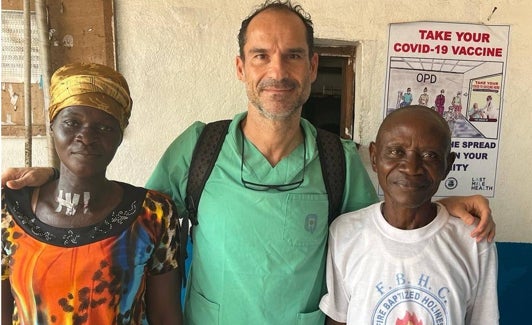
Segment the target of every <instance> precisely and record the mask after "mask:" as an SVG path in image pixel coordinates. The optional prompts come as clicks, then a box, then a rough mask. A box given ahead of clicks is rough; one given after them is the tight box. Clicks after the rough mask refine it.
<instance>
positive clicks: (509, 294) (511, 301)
mask: <svg viewBox="0 0 532 325" xmlns="http://www.w3.org/2000/svg"><path fill="white" fill-rule="evenodd" d="M497 253H498V255H499V279H498V284H497V290H498V295H499V312H500V314H501V318H500V324H501V325H510V324H530V298H532V244H525V243H502V242H497Z"/></svg>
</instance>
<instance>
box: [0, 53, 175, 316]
mask: <svg viewBox="0 0 532 325" xmlns="http://www.w3.org/2000/svg"><path fill="white" fill-rule="evenodd" d="M50 95H51V105H50V109H49V117H50V121H51V126H50V128H51V134H52V136H53V139H54V144H55V147H56V151H57V154H58V156H59V159H60V161H61V167H60V171H61V172H60V177H59V179H57V180H55V181H53V182H49V183H47V184H45V185H43V186H42V187H37V188H23V189H21V190H11V189H8V188H6V189H4V191H3V192H2V244H3V245H2V246H3V249H2V324H4V322H5V321H7V322H13V323H17V324H18V323H20V324H147V323H148V322H149V323H150V324H181V318H182V316H181V306H180V297H179V285H180V276H179V274H180V273H179V271H178V269H179V265H178V264H179V263H178V261H179V259H178V252H179V245H180V243H179V239H178V234H179V222H178V220H177V215H176V213H175V207H174V204H173V202H172V201H171V200H170V199H169V198H168V197H166V196H165V195H163V194H161V193H158V192H155V191H149V190H146V189H144V188H139V187H134V186H132V185H129V184H125V183H121V182H117V181H111V180H108V179H107V178H106V170H107V166H108V165H109V163H110V162H111V160H112V159H113V157H114V155H115V152H116V150H117V149H118V146H119V145H120V143H121V141H122V136H123V131H124V128H125V127H126V126H127V124H128V119H129V116H130V114H131V104H132V101H131V97H130V95H129V88H128V85H127V82H126V80H125V79H124V78H123V77H122V75H121V74H119V73H118V72H116V71H114V70H113V69H111V68H108V67H106V66H103V65H99V64H79V63H77V64H70V65H66V66H64V67H62V68H60V69H58V70H57V71H56V72H55V73H54V75H53V76H52V79H51V86H50Z"/></svg>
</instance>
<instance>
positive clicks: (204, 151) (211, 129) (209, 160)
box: [185, 120, 231, 225]
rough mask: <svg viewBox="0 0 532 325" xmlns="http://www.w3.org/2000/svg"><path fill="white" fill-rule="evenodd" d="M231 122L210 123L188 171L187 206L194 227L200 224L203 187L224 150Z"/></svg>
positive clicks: (196, 148) (193, 154) (200, 138)
mask: <svg viewBox="0 0 532 325" xmlns="http://www.w3.org/2000/svg"><path fill="white" fill-rule="evenodd" d="M230 123H231V120H221V121H215V122H211V123H208V124H207V125H205V128H204V129H203V131H202V132H201V134H200V137H199V139H198V142H197V143H196V147H194V152H193V153H192V160H191V161H190V167H189V170H188V181H187V190H186V197H185V204H186V208H187V211H188V216H189V218H190V222H191V223H192V225H197V224H198V218H197V212H198V211H197V208H198V205H199V200H200V198H201V193H202V192H203V187H204V186H205V183H206V182H207V179H208V178H209V176H210V175H211V172H212V169H213V167H214V164H215V163H216V159H217V158H218V154H219V153H220V150H221V149H222V144H223V143H224V139H225V135H226V134H227V129H228V128H229V124H230Z"/></svg>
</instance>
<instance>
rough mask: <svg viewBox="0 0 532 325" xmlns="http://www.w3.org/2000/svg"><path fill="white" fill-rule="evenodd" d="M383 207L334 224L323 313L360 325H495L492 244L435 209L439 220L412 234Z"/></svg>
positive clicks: (347, 216) (440, 208)
mask: <svg viewBox="0 0 532 325" xmlns="http://www.w3.org/2000/svg"><path fill="white" fill-rule="evenodd" d="M381 204H382V202H381V203H376V204H374V205H371V206H369V207H367V208H365V209H362V210H359V211H355V212H351V213H346V214H344V215H342V216H340V217H338V218H337V219H336V220H335V222H334V223H333V224H332V225H331V228H330V237H329V252H328V256H327V291H328V293H327V294H326V295H325V296H323V298H322V300H321V302H320V309H321V310H323V312H324V313H325V314H327V315H328V316H329V317H331V318H332V319H334V320H336V321H338V322H345V323H347V324H357V325H359V324H364V325H366V324H373V325H377V324H378V325H387V324H393V325H396V324H423V325H429V324H438V325H440V324H441V325H448V324H453V325H456V324H482V325H490V324H499V309H498V304H497V251H496V247H495V245H494V244H493V243H488V242H487V241H485V240H484V241H482V242H480V243H477V242H476V240H475V239H474V238H471V236H470V232H471V230H472V229H473V226H467V225H465V224H464V223H463V222H462V221H461V220H460V219H458V218H454V217H450V216H449V213H448V212H447V210H446V209H445V207H444V206H442V205H440V204H438V215H437V216H436V218H435V219H434V220H433V221H432V222H431V223H430V224H428V225H426V226H425V227H422V228H419V229H414V230H401V229H398V228H394V227H392V226H391V225H390V224H388V223H387V222H386V220H385V219H384V217H383V215H382V213H381V209H380V207H381ZM409 321H410V322H409ZM421 322H422V323H421Z"/></svg>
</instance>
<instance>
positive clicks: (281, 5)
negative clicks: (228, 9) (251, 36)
mask: <svg viewBox="0 0 532 325" xmlns="http://www.w3.org/2000/svg"><path fill="white" fill-rule="evenodd" d="M268 9H273V10H287V11H290V12H293V13H294V14H296V15H297V16H298V17H299V18H300V19H301V21H303V24H304V25H305V29H306V34H307V45H308V52H309V57H312V55H313V54H314V26H313V24H312V20H311V18H310V14H309V13H308V12H306V11H305V10H304V9H303V7H301V5H299V4H292V2H291V1H290V0H285V1H282V0H266V1H265V2H264V3H263V4H261V5H259V6H258V7H257V8H256V9H255V10H254V11H253V12H252V13H251V14H250V15H249V16H248V17H247V18H246V19H244V20H243V21H242V25H241V26H240V31H239V32H238V47H239V50H240V57H241V58H242V60H244V45H246V41H247V39H246V33H247V31H248V26H249V23H250V22H251V20H252V19H253V18H255V16H257V15H258V14H260V13H261V12H263V11H265V10H268Z"/></svg>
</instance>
